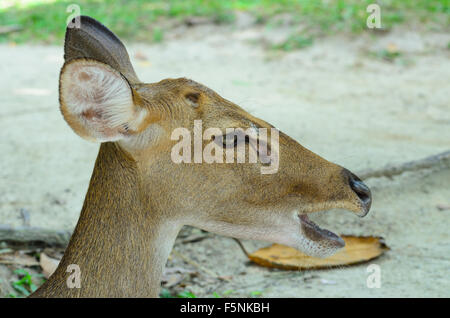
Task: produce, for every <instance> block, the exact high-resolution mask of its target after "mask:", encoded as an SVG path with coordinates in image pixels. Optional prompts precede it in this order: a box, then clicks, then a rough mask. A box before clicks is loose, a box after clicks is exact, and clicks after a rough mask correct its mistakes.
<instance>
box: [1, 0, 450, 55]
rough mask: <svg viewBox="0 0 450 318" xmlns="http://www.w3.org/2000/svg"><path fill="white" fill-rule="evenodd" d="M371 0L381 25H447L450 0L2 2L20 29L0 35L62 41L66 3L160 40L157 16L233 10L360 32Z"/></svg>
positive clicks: (130, 36)
mask: <svg viewBox="0 0 450 318" xmlns="http://www.w3.org/2000/svg"><path fill="white" fill-rule="evenodd" d="M374 2H377V3H379V4H380V6H381V16H382V26H383V27H384V28H389V27H391V26H392V25H393V24H395V23H401V22H405V21H407V20H409V19H410V18H412V19H416V20H417V19H418V20H419V21H425V20H432V21H435V22H439V23H444V24H445V25H448V23H449V13H450V9H449V3H450V1H449V0H402V1H400V0H397V1H395V0H383V1H381V0H379V1H374V0H346V1H344V0H333V1H329V0H278V1H272V0H227V1H223V0H78V1H73V0H2V1H1V2H0V26H2V25H3V26H6V25H9V26H11V25H18V26H20V27H22V30H21V31H18V32H11V33H9V34H7V35H0V42H1V41H3V42H5V41H12V42H17V43H22V42H30V41H31V42H44V43H58V42H59V43H60V41H62V38H63V36H64V31H65V23H66V20H67V18H68V17H69V15H70V14H71V13H72V12H67V11H66V10H67V7H68V6H69V5H70V4H77V5H79V7H80V9H81V14H85V15H90V16H93V17H95V18H96V19H98V20H100V21H102V23H104V24H105V25H108V26H110V27H111V28H112V29H113V30H114V32H115V33H117V34H118V35H119V36H120V37H122V38H125V39H127V40H134V41H146V42H161V41H162V40H163V31H162V29H161V28H158V27H155V25H158V22H159V21H160V20H161V19H184V18H187V17H191V16H206V17H210V18H211V20H212V21H214V22H215V23H232V22H233V21H234V20H235V12H236V11H245V12H248V13H250V14H253V15H254V16H255V17H256V18H257V22H258V23H269V21H270V20H271V18H274V17H276V16H277V15H279V14H281V13H288V14H289V15H291V16H292V17H293V20H294V23H302V24H306V25H307V28H308V29H313V30H314V31H315V32H317V31H318V32H322V33H327V32H336V31H342V30H344V31H353V32H358V31H361V30H363V29H365V25H366V19H367V16H368V13H367V12H366V8H367V6H368V5H369V4H371V3H374ZM311 43H312V39H311V37H310V36H308V35H303V36H292V38H291V39H290V40H288V41H287V42H286V44H285V45H283V46H282V47H280V49H283V50H286V49H291V48H302V47H305V46H308V45H310V44H311Z"/></svg>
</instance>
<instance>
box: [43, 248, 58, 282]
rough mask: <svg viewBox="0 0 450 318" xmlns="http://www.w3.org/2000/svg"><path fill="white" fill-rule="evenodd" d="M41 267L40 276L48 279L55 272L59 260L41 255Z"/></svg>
mask: <svg viewBox="0 0 450 318" xmlns="http://www.w3.org/2000/svg"><path fill="white" fill-rule="evenodd" d="M39 264H40V265H41V267H42V274H44V276H45V278H49V277H50V276H51V275H52V274H53V273H54V272H55V270H56V268H57V267H58V264H59V260H57V259H54V258H51V257H48V256H47V255H46V254H45V253H41V257H40V263H39Z"/></svg>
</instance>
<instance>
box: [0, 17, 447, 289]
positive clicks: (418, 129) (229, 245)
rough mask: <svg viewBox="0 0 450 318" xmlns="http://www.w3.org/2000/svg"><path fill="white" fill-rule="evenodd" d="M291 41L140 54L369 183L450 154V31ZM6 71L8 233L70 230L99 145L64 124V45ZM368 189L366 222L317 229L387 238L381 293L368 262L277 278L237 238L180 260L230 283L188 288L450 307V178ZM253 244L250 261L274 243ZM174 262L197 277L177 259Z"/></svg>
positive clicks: (182, 45) (329, 216) (191, 39)
mask: <svg viewBox="0 0 450 318" xmlns="http://www.w3.org/2000/svg"><path fill="white" fill-rule="evenodd" d="M278 32H279V33H280V32H281V33H282V32H284V31H283V30H282V31H278ZM279 35H280V34H278V33H277V32H275V31H273V30H266V29H263V28H261V27H258V28H257V27H245V28H241V29H237V28H235V27H234V28H233V27H230V28H223V27H221V28H217V27H214V26H203V27H198V28H196V29H195V31H192V32H189V33H183V34H182V36H181V35H180V34H178V35H177V34H176V33H174V35H173V36H171V37H169V38H168V39H166V40H165V41H164V42H163V43H161V44H158V45H142V44H129V45H127V47H128V48H129V52H130V55H131V57H132V60H133V64H134V65H135V68H136V71H137V73H138V75H139V77H140V78H141V79H142V80H144V81H146V82H155V81H159V80H161V79H163V78H167V77H181V76H184V77H189V78H192V79H194V80H196V81H198V82H201V83H203V84H205V85H207V86H209V87H210V88H212V89H214V90H216V91H217V92H218V93H219V94H221V95H222V96H223V97H225V98H227V99H229V100H232V101H233V102H235V103H237V104H239V105H240V106H242V107H243V108H245V109H246V110H248V111H250V112H251V113H252V114H254V115H256V116H258V117H260V118H262V119H264V120H266V121H268V122H270V123H272V124H273V125H275V126H276V127H278V128H279V129H281V130H282V131H284V132H285V133H287V134H288V135H290V136H291V137H293V138H295V139H296V140H298V141H299V142H300V143H301V144H302V145H304V146H305V147H307V148H309V149H310V150H312V151H314V152H316V153H318V154H319V155H321V156H323V157H325V158H326V159H328V160H330V161H333V162H335V163H338V164H340V165H342V166H344V167H346V168H348V169H350V170H352V171H353V172H356V173H357V172H358V171H361V170H364V169H366V168H378V167H382V166H384V165H385V164H388V163H401V162H404V161H409V160H414V159H419V158H422V157H425V156H428V155H432V154H435V153H439V152H442V151H446V150H448V149H450V129H449V128H450V104H449V97H450V96H449V83H450V59H449V57H450V50H449V49H448V43H449V42H450V35H449V33H437V32H432V31H412V30H404V29H403V30H402V29H395V30H393V31H392V32H389V33H387V34H385V35H378V36H370V35H369V34H360V35H353V36H345V37H344V36H335V37H332V38H324V39H318V40H316V41H315V43H314V45H313V46H311V47H309V48H305V49H303V50H300V51H294V52H288V53H284V52H276V51H273V50H268V49H267V48H265V47H264V46H263V45H261V43H264V42H267V41H271V40H273V39H274V38H277V37H278V36H279ZM393 45H395V48H396V50H398V51H399V52H400V53H401V54H400V56H399V57H398V58H395V59H394V61H386V60H383V59H380V58H377V57H376V56H374V54H371V52H380V51H382V50H383V49H385V48H389V47H392V46H393ZM0 60H2V61H3V63H1V64H0V74H2V76H1V79H0V80H1V85H0V125H1V127H2V133H1V139H0V153H1V161H0V176H1V182H0V224H8V225H13V226H18V225H23V224H25V223H27V224H29V225H31V226H38V227H45V228H51V229H65V230H71V229H73V227H74V226H75V223H76V221H77V218H78V215H79V211H80V209H81V206H82V203H83V198H84V195H85V192H86V190H87V186H88V181H89V178H90V175H91V172H92V168H93V165H94V160H95V157H96V154H97V150H98V147H99V146H98V145H97V144H94V143H88V142H86V141H84V140H82V139H80V138H79V137H78V136H76V135H75V134H74V133H73V132H72V131H71V130H70V128H69V127H68V126H67V125H66V123H65V122H64V121H63V119H62V116H61V115H60V113H59V110H58V99H57V96H58V95H57V87H58V74H59V69H60V67H61V66H62V63H63V48H62V45H61V46H27V45H21V46H11V45H1V46H0ZM367 184H368V185H369V186H370V187H371V189H372V192H373V208H372V210H371V212H370V213H369V215H368V216H367V217H365V218H363V219H360V218H358V217H355V216H354V215H353V214H351V213H348V212H346V211H331V212H324V213H318V214H316V215H314V216H312V219H313V220H314V221H317V223H318V224H320V225H321V226H323V227H326V228H329V229H331V230H333V231H335V232H337V233H341V234H355V235H376V236H383V237H384V238H385V241H386V243H387V244H388V245H389V247H390V248H391V250H390V251H389V252H387V253H386V254H385V255H384V256H382V257H381V258H379V259H376V260H374V261H373V262H372V263H376V264H378V265H380V268H381V283H382V286H381V288H379V289H377V288H375V289H371V288H367V286H366V279H367V276H368V273H367V272H366V268H367V264H363V265H358V266H353V267H348V268H339V269H330V270H321V271H308V272H289V271H288V272H284V271H279V270H269V269H266V268H262V267H259V266H256V265H252V264H250V263H248V261H247V259H246V257H245V255H244V254H243V253H242V251H241V250H240V249H239V247H238V246H237V244H236V243H235V242H234V241H233V240H231V239H229V238H225V237H220V236H214V235H213V236H211V237H208V238H206V239H204V240H202V241H200V242H195V243H189V244H182V243H181V242H180V241H179V242H178V243H177V244H176V246H175V249H176V250H177V251H178V252H180V253H182V254H183V255H187V256H189V258H191V259H192V260H194V261H195V262H197V263H199V264H200V265H201V266H202V267H204V268H206V269H207V270H209V271H213V272H215V273H217V274H218V275H220V276H226V277H228V278H229V280H228V281H224V280H220V279H217V278H214V277H213V276H212V275H209V274H207V273H206V271H201V270H200V271H199V275H197V277H194V278H189V279H188V282H187V283H186V285H187V287H185V288H182V287H179V288H180V290H184V289H187V290H190V291H192V292H193V293H194V294H195V295H197V296H199V297H200V296H205V297H212V295H213V293H214V292H217V293H218V294H221V293H223V292H224V291H227V294H229V295H230V296H236V297H245V296H249V295H251V294H252V292H253V293H254V292H256V293H257V294H261V296H262V297H329V296H336V297H413V296H415V297H423V296H426V297H432V296H436V297H449V296H450V292H449V286H450V257H449V252H450V240H449V234H448V233H449V231H448V229H449V221H448V217H449V213H450V210H439V209H438V208H437V206H438V205H440V204H441V205H449V204H450V169H448V168H445V169H443V168H442V169H434V170H427V171H421V172H415V173H406V174H404V175H402V176H400V177H396V178H394V179H392V180H390V179H387V178H379V179H369V180H368V181H367ZM23 209H25V211H27V214H29V216H30V217H29V220H24V218H23V216H22V212H21V211H24V210H23ZM196 231H198V230H192V229H188V230H187V232H194V233H195V232H196ZM185 232H186V231H185ZM244 244H245V246H246V247H247V249H248V250H250V251H253V250H255V249H256V248H257V247H261V246H265V245H268V244H267V243H263V242H254V241H246V242H244ZM169 265H170V266H182V267H186V268H193V267H192V266H191V265H186V264H183V262H182V261H181V260H180V259H179V258H177V257H176V256H174V255H173V256H172V258H171V260H170V261H169ZM209 271H208V272H209ZM0 279H1V281H0V292H1V293H2V294H5V293H6V292H8V291H9V290H10V287H9V282H10V281H11V267H7V266H4V265H0ZM177 288H178V287H177ZM254 294H255V293H254ZM2 296H3V295H2Z"/></svg>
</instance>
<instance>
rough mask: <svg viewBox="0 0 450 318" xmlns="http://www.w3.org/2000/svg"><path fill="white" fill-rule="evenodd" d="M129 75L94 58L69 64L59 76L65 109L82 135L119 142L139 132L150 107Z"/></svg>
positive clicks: (71, 125)
mask: <svg viewBox="0 0 450 318" xmlns="http://www.w3.org/2000/svg"><path fill="white" fill-rule="evenodd" d="M136 95H137V93H136V92H135V91H134V90H133V89H132V88H131V86H130V84H129V83H128V81H127V80H126V79H125V77H124V76H123V75H122V74H121V73H119V72H118V71H116V70H115V69H113V68H112V67H111V66H109V65H107V64H104V63H101V62H98V61H95V60H90V59H83V58H81V59H74V60H70V61H69V62H67V63H65V64H64V66H63V68H62V69H61V73H60V77H59V102H60V106H61V112H62V114H63V116H64V119H65V120H66V122H67V123H68V124H69V126H70V127H71V128H72V129H73V130H74V131H75V133H77V134H78V135H80V136H81V137H83V138H85V139H88V140H93V141H100V142H104V141H117V140H120V139H123V138H125V137H126V136H127V135H131V134H133V133H136V132H139V131H140V130H141V129H142V126H143V125H144V122H145V119H146V118H147V113H148V110H147V109H146V108H143V107H141V106H139V105H136V104H135V101H136V100H139V97H137V96H136Z"/></svg>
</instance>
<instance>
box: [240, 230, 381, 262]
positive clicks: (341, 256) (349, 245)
mask: <svg viewBox="0 0 450 318" xmlns="http://www.w3.org/2000/svg"><path fill="white" fill-rule="evenodd" d="M341 237H342V238H343V239H344V241H345V248H344V249H343V250H342V251H340V252H338V253H336V254H335V255H333V256H330V257H328V258H317V257H311V256H308V255H306V254H303V253H301V252H299V251H297V250H296V249H294V248H292V247H288V246H284V245H280V244H273V245H271V246H269V247H264V248H261V249H259V250H257V251H256V252H254V253H252V254H249V255H248V257H249V259H250V260H251V261H253V262H255V263H256V264H259V265H262V266H266V267H274V268H280V269H286V270H301V269H320V268H330V267H335V266H343V265H353V264H359V263H363V262H367V261H369V260H372V259H374V258H376V257H378V256H380V255H381V254H383V253H384V252H385V251H387V250H389V247H388V246H387V245H386V244H384V241H383V238H381V237H355V236H345V235H343V236H341Z"/></svg>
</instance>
